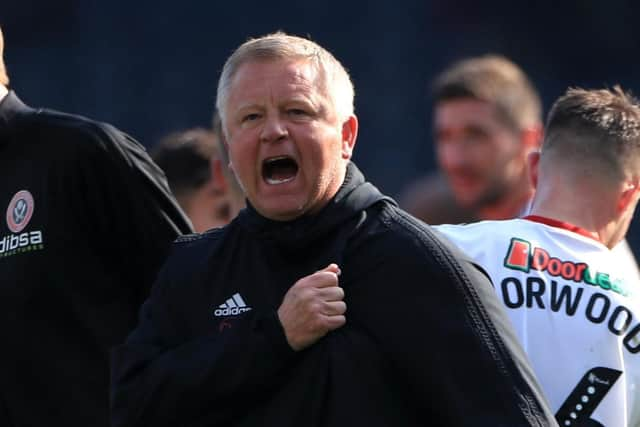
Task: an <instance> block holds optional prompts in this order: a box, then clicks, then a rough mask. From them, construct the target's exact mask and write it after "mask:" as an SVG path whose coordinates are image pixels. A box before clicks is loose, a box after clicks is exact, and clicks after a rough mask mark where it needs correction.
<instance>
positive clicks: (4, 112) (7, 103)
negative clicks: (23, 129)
mask: <svg viewBox="0 0 640 427" xmlns="http://www.w3.org/2000/svg"><path fill="white" fill-rule="evenodd" d="M33 111H35V110H34V109H32V108H31V107H29V106H27V105H26V104H25V103H24V102H22V101H21V100H20V98H18V96H17V95H16V94H15V92H14V91H9V93H8V94H7V96H5V97H4V99H3V100H2V102H0V147H2V146H4V145H6V144H8V143H9V141H10V136H11V135H10V131H11V129H12V122H13V121H14V120H15V118H16V116H18V115H20V114H25V113H30V112H33Z"/></svg>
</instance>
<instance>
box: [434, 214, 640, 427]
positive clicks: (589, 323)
mask: <svg viewBox="0 0 640 427" xmlns="http://www.w3.org/2000/svg"><path fill="white" fill-rule="evenodd" d="M527 218H529V219H512V220H505V221H482V222H478V223H474V224H466V225H441V226H437V227H435V228H436V229H437V230H438V231H440V232H442V233H444V235H445V236H447V237H448V238H449V239H450V240H451V241H453V243H455V244H456V245H457V246H458V247H460V248H461V249H462V250H463V251H464V252H466V253H467V254H468V255H469V256H470V257H471V258H472V259H474V260H475V261H476V262H477V263H478V264H479V265H481V266H482V267H483V268H484V269H485V270H486V271H487V273H488V274H489V275H490V276H491V279H492V281H493V285H494V287H495V289H496V292H497V293H498V295H499V298H500V299H501V300H502V302H503V303H504V306H505V307H506V310H507V313H508V315H509V317H510V318H511V321H512V323H513V326H514V328H515V331H516V333H517V335H518V337H519V339H520V341H521V344H522V346H523V347H524V349H525V351H526V352H527V355H528V356H529V359H530V360H531V364H532V367H533V369H534V371H535V373H536V375H537V376H538V380H539V381H540V384H541V386H542V388H543V390H544V392H545V393H546V396H547V398H548V399H549V403H550V404H551V409H552V410H553V411H554V413H555V414H556V418H557V419H558V422H559V424H560V426H576V425H596V426H597V425H603V426H607V427H618V426H620V427H622V426H640V393H638V392H637V390H636V389H637V387H638V386H640V283H639V282H638V275H637V266H636V265H635V263H633V261H631V260H630V258H629V257H628V256H621V255H619V254H617V253H616V250H615V249H614V250H613V251H612V250H609V249H608V248H607V247H606V246H604V245H603V244H602V243H600V242H598V241H597V240H596V239H595V238H593V237H592V236H590V235H589V233H588V232H586V231H584V230H581V229H578V228H577V227H573V226H571V225H569V224H564V223H560V222H557V221H553V220H549V219H546V218H541V217H527ZM594 422H595V423H594ZM585 423H587V424H585ZM597 423H600V424H597Z"/></svg>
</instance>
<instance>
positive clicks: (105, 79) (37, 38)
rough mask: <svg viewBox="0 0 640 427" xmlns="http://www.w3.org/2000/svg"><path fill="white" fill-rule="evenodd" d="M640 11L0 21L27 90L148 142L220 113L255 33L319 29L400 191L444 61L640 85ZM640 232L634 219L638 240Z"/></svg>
mask: <svg viewBox="0 0 640 427" xmlns="http://www.w3.org/2000/svg"><path fill="white" fill-rule="evenodd" d="M638 12H640V3H638V2H634V1H632V0H627V1H625V0H607V1H603V0H571V1H561V0H558V1H538V2H524V1H511V2H503V1H490V0H489V1H477V0H464V1H455V0H449V1H448V0H435V1H401V0H398V1H384V0H369V1H366V2H350V1H348V0H343V1H335V0H328V1H323V2H310V1H306V2H279V1H261V2H242V1H235V2H234V1H232V2H224V3H223V2H214V1H204V0H198V1H188V0H183V1H169V0H156V1H135V0H127V1H125V0H108V1H107V0H104V1H97V0H57V1H44V0H0V25H1V26H2V28H3V29H4V33H5V43H6V46H5V58H6V62H7V66H8V69H9V73H10V77H11V79H12V80H11V86H12V87H13V88H14V89H15V90H16V91H17V92H18V93H19V94H20V96H21V97H22V98H23V100H24V101H25V102H27V103H29V104H31V105H33V106H46V107H50V108H55V109H60V110H65V111H68V112H74V113H80V114H83V115H87V116H90V117H93V118H96V119H99V120H103V121H107V122H111V123H113V124H114V125H116V126H117V127H119V128H121V129H123V130H125V131H127V132H128V133H130V134H132V135H133V136H134V137H135V138H137V139H138V140H139V141H140V142H141V143H143V144H144V145H146V146H147V147H151V146H152V145H153V144H155V143H156V142H157V141H158V139H159V138H160V137H161V136H163V135H164V134H166V133H168V132H170V131H174V130H180V129H184V128H188V127H192V126H206V125H208V124H209V121H210V116H211V112H212V108H213V104H214V97H215V87H216V82H217V78H218V75H219V71H220V69H221V67H222V64H223V63H224V60H225V59H226V57H227V56H228V55H229V53H230V52H231V51H232V50H233V49H234V48H235V47H236V46H238V45H239V44H240V43H241V42H243V41H244V40H246V39H247V38H248V37H251V36H258V35H262V34H265V33H268V32H272V31H275V30H284V31H287V32H290V33H293V34H297V35H306V36H310V37H311V38H312V39H313V40H315V41H317V42H319V43H320V44H322V45H323V46H324V47H326V48H328V49H329V50H330V51H332V52H333V53H334V54H335V55H336V56H337V57H338V59H340V60H341V61H342V62H343V64H344V65H345V66H346V67H347V68H348V69H349V70H350V73H351V75H352V78H353V81H354V83H355V86H356V112H357V114H358V116H359V119H360V123H361V131H360V136H359V139H358V146H357V148H356V154H355V160H356V162H357V163H358V164H359V166H360V167H361V168H362V169H363V171H364V172H365V173H366V174H367V176H368V177H369V178H370V179H371V180H372V181H373V182H374V183H376V185H378V186H379V187H380V188H381V189H382V190H383V191H385V192H387V193H389V194H390V195H392V196H397V195H398V194H399V192H400V191H401V190H402V188H403V187H404V186H405V185H406V184H408V182H409V181H410V180H411V179H413V178H415V177H417V176H419V175H420V174H423V173H425V172H426V171H428V170H430V169H432V168H433V166H434V161H433V153H432V146H431V136H430V127H429V123H428V119H429V117H430V114H431V113H430V105H429V102H428V100H427V98H426V88H427V84H428V82H429V81H430V80H431V79H432V78H433V77H434V75H435V74H436V73H437V72H438V71H439V70H441V69H442V68H443V67H444V66H446V65H447V64H449V63H450V62H451V61H453V60H455V59H459V58H461V57H464V56H467V55H476V54H482V53H488V52H495V53H502V54H504V55H507V56H509V57H511V58H512V59H513V60H515V61H516V62H517V63H519V64H520V65H521V66H522V67H523V68H524V69H525V70H526V71H527V72H528V73H529V74H530V76H531V77H532V79H533V80H534V82H535V84H536V85H537V87H538V89H539V90H540V91H541V93H542V96H543V101H544V105H545V110H546V108H548V107H549V105H550V104H551V102H553V100H554V99H555V98H556V97H557V96H559V95H560V94H561V93H562V92H563V91H564V89H565V88H566V87H567V86H568V85H578V86H583V87H600V86H603V85H613V84H615V83H621V84H622V85H623V86H624V87H626V88H628V89H632V90H634V91H635V92H640V87H639V86H640V84H639V83H640V75H639V74H638V66H637V65H638V63H639V62H640V59H639V57H638V54H639V53H640V50H639V49H638V48H639V47H640V25H638V23H637V17H638V16H640V15H639V14H638ZM636 222H638V221H636ZM636 228H638V230H639V231H635V229H636ZM638 234H640V226H636V225H635V223H634V228H633V230H632V235H631V236H630V240H631V242H632V244H633V246H634V247H640V236H637V235H638Z"/></svg>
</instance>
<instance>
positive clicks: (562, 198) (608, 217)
mask: <svg viewBox="0 0 640 427" xmlns="http://www.w3.org/2000/svg"><path fill="white" fill-rule="evenodd" d="M555 188H556V190H555V191H539V192H538V194H536V197H535V199H534V200H533V203H532V206H531V212H530V213H529V214H530V215H536V216H540V217H545V218H550V219H553V220H556V221H562V222H564V223H569V224H572V225H574V226H576V227H579V228H581V229H583V230H586V231H587V232H590V233H592V234H594V235H596V236H598V240H600V241H601V242H603V243H604V244H607V242H608V241H609V235H610V234H611V230H612V229H616V228H617V227H618V225H617V224H618V222H619V221H618V219H616V218H615V216H614V214H613V212H612V211H611V209H608V201H607V200H606V199H604V198H602V199H599V198H595V199H594V198H592V197H584V194H586V193H584V192H582V191H580V189H575V191H573V192H570V193H569V194H567V193H566V192H565V193H562V192H560V191H558V190H557V189H558V187H555ZM580 195H582V196H580ZM603 197H604V196H603ZM593 200H599V202H598V206H593V204H592V203H593Z"/></svg>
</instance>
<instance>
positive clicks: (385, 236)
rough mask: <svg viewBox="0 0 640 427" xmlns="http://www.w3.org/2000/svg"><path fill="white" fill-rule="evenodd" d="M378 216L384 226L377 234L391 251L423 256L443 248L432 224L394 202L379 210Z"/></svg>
mask: <svg viewBox="0 0 640 427" xmlns="http://www.w3.org/2000/svg"><path fill="white" fill-rule="evenodd" d="M377 218H378V219H379V222H380V224H381V225H382V226H381V227H378V230H377V232H376V233H375V235H376V236H378V237H379V240H380V241H383V242H384V243H383V245H384V246H385V247H387V248H389V253H391V252H394V251H395V253H397V254H401V255H402V256H404V257H406V256H409V255H411V254H414V255H415V256H416V257H417V258H422V257H424V256H425V255H426V254H431V255H433V254H434V253H440V252H441V251H442V250H443V244H442V242H441V239H440V238H439V237H438V235H437V233H435V232H434V229H433V227H432V226H430V225H428V224H426V223H425V222H423V221H421V220H419V219H418V218H416V217H414V216H413V215H411V214H409V213H408V212H406V211H404V210H403V209H401V208H399V207H397V206H395V205H393V204H384V205H383V206H382V207H381V208H380V209H379V210H378V211H377ZM370 234H371V233H370ZM394 248H395V249H394ZM425 249H427V250H425Z"/></svg>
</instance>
